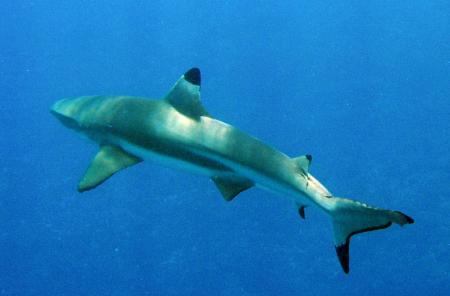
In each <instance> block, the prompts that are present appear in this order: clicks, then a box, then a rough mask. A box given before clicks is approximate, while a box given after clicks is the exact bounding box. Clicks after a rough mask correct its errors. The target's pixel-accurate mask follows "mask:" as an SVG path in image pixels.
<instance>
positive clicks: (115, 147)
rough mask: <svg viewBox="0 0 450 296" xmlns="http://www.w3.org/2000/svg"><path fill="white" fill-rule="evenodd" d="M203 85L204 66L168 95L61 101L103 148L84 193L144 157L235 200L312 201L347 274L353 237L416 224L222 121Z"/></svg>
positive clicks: (64, 114)
mask: <svg viewBox="0 0 450 296" xmlns="http://www.w3.org/2000/svg"><path fill="white" fill-rule="evenodd" d="M200 82H201V77H200V70H199V69H197V68H192V69H190V70H189V71H187V72H186V73H185V74H184V75H183V76H181V78H180V79H179V80H178V81H177V82H176V84H175V86H174V87H173V88H172V90H171V91H170V92H169V93H168V94H167V96H166V97H165V98H164V99H162V100H149V99H146V98H139V97H129V96H86V97H79V98H75V99H65V100H60V101H58V102H56V103H55V104H54V105H53V106H52V108H51V113H52V114H53V115H55V116H56V117H57V118H58V119H59V120H60V121H61V122H62V123H63V124H64V125H66V126H67V127H69V128H71V129H74V130H76V131H77V132H80V133H82V134H85V135H87V136H88V137H89V138H90V139H92V140H93V141H95V142H97V143H98V144H99V146H100V151H99V152H98V153H97V155H96V156H95V157H94V160H93V161H92V163H91V164H90V166H89V168H88V169H87V171H86V173H85V175H84V177H83V178H82V179H81V181H80V183H79V184H78V191H80V192H83V191H86V190H90V189H93V188H95V187H96V186H98V185H100V184H101V183H103V182H104V181H105V180H106V179H108V178H109V177H111V176H112V175H113V174H114V173H116V172H118V171H119V170H122V169H124V168H126V167H129V166H132V165H135V164H137V163H139V162H141V161H142V160H144V159H145V160H151V161H157V162H160V163H163V164H166V165H168V166H170V167H176V168H181V169H184V170H187V171H189V172H194V173H198V174H201V175H205V176H207V177H210V178H211V179H212V181H213V182H214V183H215V185H216V186H217V188H218V189H219V191H220V193H221V194H222V196H223V197H224V199H225V200H227V201H231V200H232V199H233V198H234V197H235V196H236V195H238V194H239V193H240V192H242V191H244V190H247V189H249V188H251V187H253V186H258V187H261V188H264V189H268V190H270V191H273V192H276V193H278V194H281V195H285V196H289V197H290V198H291V199H292V200H293V201H294V203H295V205H296V207H297V209H298V213H299V215H300V216H301V217H302V218H303V219H304V218H305V208H306V207H307V206H310V205H316V206H318V207H319V208H320V209H322V210H323V211H324V212H325V213H327V214H328V215H329V216H330V217H331V220H332V224H333V230H334V243H335V248H336V253H337V256H338V258H339V262H340V264H341V266H342V268H343V270H344V272H345V273H348V272H349V245H350V238H351V237H352V236H353V235H355V234H358V233H361V232H366V231H372V230H377V229H383V228H387V227H389V226H390V225H391V224H392V223H397V224H399V225H405V224H411V223H414V220H413V219H412V218H410V217H408V216H407V215H405V214H403V213H401V212H398V211H391V210H385V209H380V208H376V207H372V206H369V205H366V204H364V203H360V202H358V201H354V200H351V199H346V198H339V197H335V196H333V195H332V194H331V193H330V192H329V191H328V190H327V189H326V188H325V187H324V186H323V185H322V184H321V183H320V182H319V181H318V180H317V179H316V178H314V177H313V176H312V175H311V174H310V173H309V166H310V163H311V159H312V158H311V156H310V155H304V156H300V157H296V158H290V157H288V156H287V155H285V154H283V153H281V152H280V151H278V150H275V149H273V148H271V147H270V146H268V145H266V144H264V143H263V142H261V141H260V140H258V139H256V138H254V137H252V136H250V135H248V134H246V133H244V132H242V131H240V130H239V129H236V128H235V127H233V126H231V125H228V124H226V123H224V122H222V121H219V120H217V119H214V118H213V117H212V116H210V115H209V114H208V112H207V111H206V110H205V108H204V107H203V106H202V104H201V101H200V84H201V83H200Z"/></svg>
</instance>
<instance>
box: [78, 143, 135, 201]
mask: <svg viewBox="0 0 450 296" xmlns="http://www.w3.org/2000/svg"><path fill="white" fill-rule="evenodd" d="M141 161H142V160H141V159H140V158H138V157H136V156H134V155H131V154H129V153H127V152H125V151H124V150H122V149H121V148H119V147H116V146H109V145H105V146H101V148H100V151H99V152H98V153H97V155H96V156H95V157H94V159H93V160H92V162H91V164H90V165H89V167H88V169H87V171H86V173H85V174H84V177H83V178H82V179H81V181H80V183H79V184H78V191H79V192H83V191H87V190H90V189H93V188H95V187H97V186H98V185H100V184H101V183H103V182H104V181H106V179H108V178H109V177H111V176H112V175H113V174H115V173H116V172H118V171H120V170H121V169H124V168H127V167H129V166H132V165H134V164H137V163H139V162H141Z"/></svg>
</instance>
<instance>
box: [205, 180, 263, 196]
mask: <svg viewBox="0 0 450 296" xmlns="http://www.w3.org/2000/svg"><path fill="white" fill-rule="evenodd" d="M211 179H212V180H213V181H214V183H215V184H216V186H217V188H218V189H219V191H220V193H222V196H223V198H224V199H225V200H226V201H231V200H232V199H233V198H234V197H235V196H236V195H238V194H239V193H241V192H242V191H244V190H247V189H249V188H251V187H253V186H254V185H255V184H254V183H253V182H252V181H250V180H248V179H245V178H239V177H217V176H215V177H212V178H211Z"/></svg>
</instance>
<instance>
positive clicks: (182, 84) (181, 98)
mask: <svg viewBox="0 0 450 296" xmlns="http://www.w3.org/2000/svg"><path fill="white" fill-rule="evenodd" d="M200 84H201V74H200V70H199V69H198V68H192V69H190V70H189V71H187V72H186V73H184V74H183V76H181V77H180V79H178V81H177V82H176V83H175V85H174V86H173V88H172V89H171V90H170V92H169V93H168V94H167V96H166V97H165V100H166V101H167V102H169V104H171V105H172V106H173V107H174V108H175V109H177V111H178V112H180V113H182V114H184V115H186V116H188V117H191V118H193V119H195V120H198V119H199V118H200V117H201V116H209V115H208V112H206V110H205V108H204V107H203V105H202V103H201V101H200Z"/></svg>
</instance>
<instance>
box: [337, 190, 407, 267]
mask: <svg viewBox="0 0 450 296" xmlns="http://www.w3.org/2000/svg"><path fill="white" fill-rule="evenodd" d="M332 200H333V201H334V207H333V209H332V210H331V211H330V214H331V216H332V219H333V228H334V243H335V247H336V253H337V256H338V258H339V262H340V263H341V266H342V269H343V270H344V272H345V273H348V272H349V271H350V268H349V260H350V258H349V247H350V238H351V237H352V236H353V235H355V234H358V233H362V232H367V231H372V230H378V229H384V228H387V227H389V226H391V224H392V223H397V224H399V225H401V226H403V225H405V224H412V223H414V220H413V219H412V218H411V217H408V216H407V215H405V214H403V213H401V212H398V211H390V210H384V209H379V208H375V207H371V206H368V205H366V204H363V203H360V202H357V201H354V200H351V199H346V198H339V197H333V198H332Z"/></svg>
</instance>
